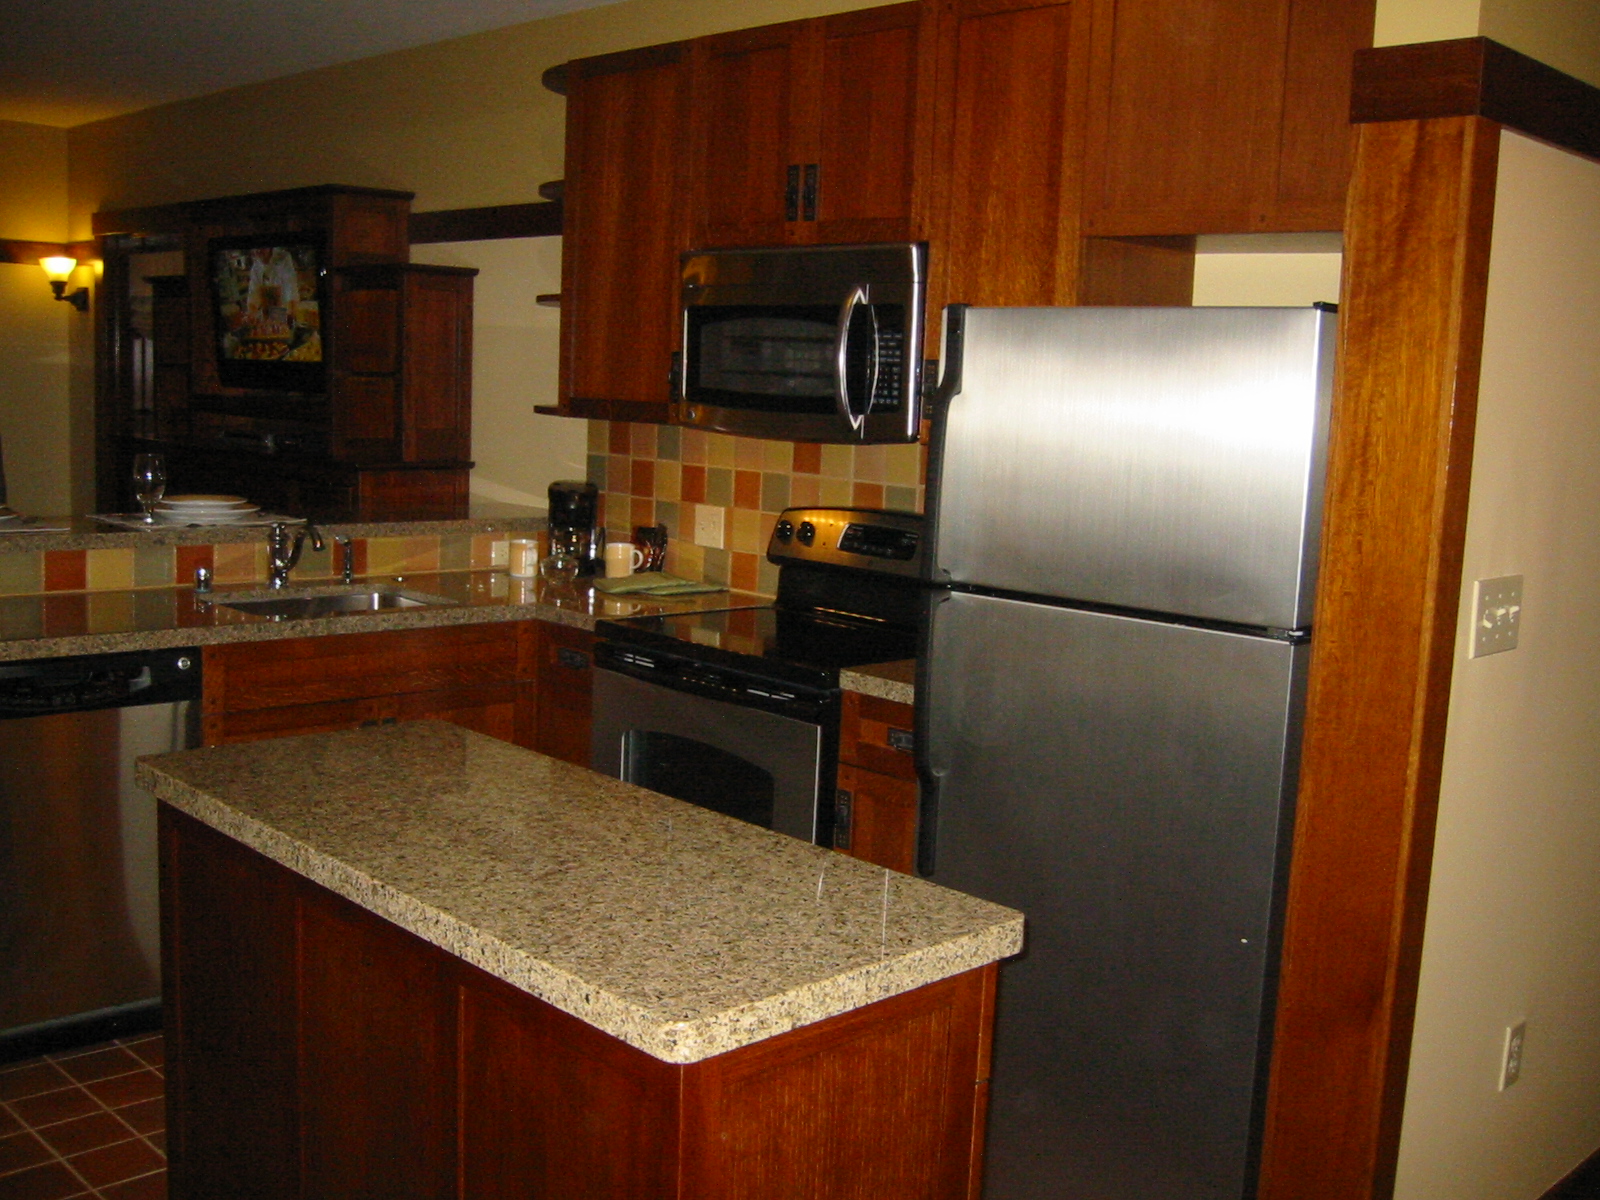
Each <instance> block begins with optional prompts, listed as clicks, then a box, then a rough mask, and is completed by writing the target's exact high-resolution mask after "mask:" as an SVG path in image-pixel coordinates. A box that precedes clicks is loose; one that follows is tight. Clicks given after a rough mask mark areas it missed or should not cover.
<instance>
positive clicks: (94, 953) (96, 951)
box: [0, 700, 198, 1037]
mask: <svg viewBox="0 0 1600 1200" xmlns="http://www.w3.org/2000/svg"><path fill="white" fill-rule="evenodd" d="M197 716H198V711H197V708H196V706H195V705H194V703H193V702H192V701H189V700H181V701H176V702H172V703H164V704H148V705H137V706H133V707H126V708H106V709H97V710H93V711H89V712H69V713H52V714H48V715H41V716H35V717H22V718H14V719H10V720H3V721H0V1031H3V1032H5V1033H6V1034H8V1035H10V1036H14V1037H16V1036H21V1035H22V1033H23V1031H25V1030H26V1029H29V1028H31V1027H35V1026H42V1025H46V1024H48V1023H51V1022H58V1021H62V1020H64V1019H67V1018H74V1017H81V1016H84V1015H86V1014H91V1013H97V1012H100V1011H102V1010H106V1009H115V1008H120V1007H123V1006H127V1005H131V1004H136V1003H138V1002H140V1001H149V1000H153V999H155V998H156V997H158V996H159V995H160V992H161V985H160V968H161V963H160V940H159V922H158V905H157V888H156V801H155V798H154V797H153V796H152V795H150V793H149V792H147V791H145V790H144V789H143V788H141V787H140V786H139V785H138V784H136V783H135V782H134V781H133V763H134V760H135V759H136V758H138V757H139V756H140V755H143V754H165V753H168V752H170V751H173V750H181V749H184V748H186V747H189V746H194V745H197V744H198V736H197V735H198V723H197V719H196V718H197Z"/></svg>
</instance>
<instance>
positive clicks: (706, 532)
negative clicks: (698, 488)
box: [694, 504, 725, 550]
mask: <svg viewBox="0 0 1600 1200" xmlns="http://www.w3.org/2000/svg"><path fill="white" fill-rule="evenodd" d="M694 544H695V545H696V546H708V547H710V548H711V549H713V550H721V549H722V548H723V546H724V544H725V534H724V531H723V510H722V509H721V508H719V507H717V506H716V505H715V504H696V505H695V506H694Z"/></svg>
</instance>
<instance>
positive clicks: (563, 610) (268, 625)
mask: <svg viewBox="0 0 1600 1200" xmlns="http://www.w3.org/2000/svg"><path fill="white" fill-rule="evenodd" d="M135 536H137V535H135ZM372 587H398V588H400V589H402V590H404V591H406V592H408V593H413V594H417V595H422V596H427V597H430V598H433V599H435V600H442V601H445V603H442V604H437V605H433V606H429V607H424V608H411V609H399V610H389V611H386V612H372V613H361V614H352V615H345V616H338V617H318V618H313V619H308V620H291V621H273V620H270V619H268V618H266V617H261V616H254V615H248V614H245V613H241V612H236V611H234V610H232V609H229V608H226V607H224V606H223V605H224V604H225V602H226V601H227V600H228V598H229V597H235V598H255V597H263V596H270V595H285V596H293V595H318V594H331V593H338V592H349V591H352V590H356V591H364V590H367V589H369V588H372ZM767 603H770V602H769V601H767V600H765V599H763V598H762V597H760V596H753V595H750V594H748V593H744V592H708V593H705V594H703V595H698V596H683V597H679V598H677V599H642V598H637V597H631V596H607V595H604V594H603V593H600V592H596V591H595V590H594V589H593V588H592V587H590V586H589V585H588V584H587V583H584V582H581V581H580V582H578V583H570V584H551V583H547V582H545V581H544V580H542V579H517V578H513V577H512V576H510V575H507V574H506V572H505V571H504V570H496V571H445V572H440V573H437V574H425V575H411V576H403V577H401V576H371V577H367V578H363V579H358V580H357V581H356V582H355V583H354V584H340V583H334V582H329V581H326V580H321V581H318V582H317V583H314V584H307V585H300V584H294V583H292V582H291V586H290V587H288V588H286V589H284V591H282V592H277V593H273V592H268V591H266V590H265V589H264V588H262V587H259V586H253V587H243V586H240V587H219V588H218V589H217V590H216V591H215V592H212V593H209V594H208V595H202V594H199V593H196V592H195V590H194V589H193V588H192V587H175V588H140V589H135V590H132V591H126V592H89V593H82V592H78V593H52V594H46V595H30V596H0V661H8V660H9V661H17V660H22V659H36V658H57V657H61V656H64V655H69V654H109V653H114V652H117V651H123V650H156V649H162V648H165V647H171V646H201V645H212V644H215V643H220V642H258V641H268V640H271V639H275V638H290V637H319V636H323V635H327V634H335V633H372V632H376V631H379V630H387V629H420V628H425V627H429V626H438V625H476V624H483V623H485V622H489V621H520V620H529V619H537V620H541V621H550V622H554V623H556V624H561V625H573V626H577V627H579V628H583V629H592V628H593V627H594V623H595V622H596V621H597V620H601V619H615V618H619V617H641V616H656V615H660V614H663V613H682V612H704V611H711V610H715V609H724V608H749V607H752V606H755V605H761V604H767Z"/></svg>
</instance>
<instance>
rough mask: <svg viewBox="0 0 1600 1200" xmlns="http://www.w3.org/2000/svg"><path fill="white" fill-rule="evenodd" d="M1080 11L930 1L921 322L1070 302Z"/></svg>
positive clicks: (1082, 55) (1081, 61) (1082, 73)
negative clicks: (926, 276) (926, 259)
mask: <svg viewBox="0 0 1600 1200" xmlns="http://www.w3.org/2000/svg"><path fill="white" fill-rule="evenodd" d="M1089 4H1090V0H946V2H944V3H942V4H940V5H939V14H940V15H939V78H940V81H941V82H940V88H939V113H938V131H939V135H938V147H937V150H936V154H935V158H934V169H933V177H934V179H935V181H936V184H935V190H936V195H935V199H934V204H935V207H936V211H937V216H936V218H935V226H934V229H935V239H934V243H933V247H934V250H933V252H932V253H931V254H930V274H931V279H930V281H929V296H928V311H929V313H930V314H934V315H935V316H936V315H937V314H938V313H939V312H940V311H941V310H942V309H943V306H944V305H945V304H946V303H951V302H960V303H965V304H984V305H1001V304H1071V303H1075V302H1076V299H1077V297H1076V286H1077V278H1078V204H1079V191H1080V186H1081V178H1082V159H1083V143H1084V103H1085V98H1086V95H1087V86H1088V78H1089V17H1090V13H1089ZM929 325H930V331H929V335H930V340H929V350H928V352H929V354H930V355H936V354H937V353H938V341H937V339H938V322H937V320H930V322H929Z"/></svg>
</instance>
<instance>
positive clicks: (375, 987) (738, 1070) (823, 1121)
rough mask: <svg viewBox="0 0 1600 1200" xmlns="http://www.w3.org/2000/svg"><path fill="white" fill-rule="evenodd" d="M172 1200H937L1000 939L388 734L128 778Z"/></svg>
mask: <svg viewBox="0 0 1600 1200" xmlns="http://www.w3.org/2000/svg"><path fill="white" fill-rule="evenodd" d="M140 777H141V781H142V782H143V783H144V784H145V785H146V786H147V787H149V788H151V790H152V791H154V792H155V793H156V794H157V795H158V796H160V797H161V798H162V800H163V801H165V804H164V805H163V812H162V854H163V864H164V889H165V892H164V899H165V903H164V929H163V937H164V946H163V953H164V958H165V963H166V972H167V974H166V979H165V984H166V986H165V993H166V1002H167V1005H168V1013H167V1019H168V1035H169V1045H170V1046H171V1047H172V1051H173V1059H174V1061H173V1066H172V1073H171V1075H170V1079H169V1099H168V1105H169V1112H170V1116H169V1125H170V1128H171V1131H172V1135H171V1136H172V1146H171V1153H172V1187H173V1195H175V1196H214V1195H224V1194H225V1195H233V1196H246V1195H260V1196H291V1195H301V1194H307V1195H309V1194H320V1195H374V1196H377V1195H382V1196H386V1197H402V1196H412V1195H415V1196H430V1197H431V1196H442V1195H463V1196H474V1197H477V1196H494V1195H512V1194H515V1195H530V1194H532V1195H539V1196H574V1197H576V1196H585V1197H595V1196H613V1195H614V1196H628V1197H647V1196H673V1197H691V1196H692V1197H697V1198H698V1197H710V1196H750V1197H758V1196H759V1197H775V1196H796V1197H798V1196H828V1197H836V1196H837V1197H843V1196H861V1197H867V1196H871V1197H894V1196H907V1197H910V1196H916V1197H922V1196H928V1197H933V1196H939V1197H946V1196H950V1197H954V1196H966V1195H969V1194H973V1191H972V1189H973V1188H975V1186H976V1184H975V1181H976V1179H977V1178H978V1168H979V1166H980V1164H981V1145H982V1127H983V1113H984V1111H985V1102H986V1081H987V1060H988V1039H989V1031H990V1027H991V1025H992V1013H993V1008H992V1005H993V988H994V967H993V965H992V964H993V963H994V962H995V961H997V960H998V959H1000V958H1003V957H1005V956H1007V955H1009V954H1013V953H1015V952H1016V951H1017V950H1018V949H1020V945H1021V930H1022V918H1021V916H1020V915H1019V914H1017V913H1014V912H1011V911H1009V910H1006V909H1002V908H999V907H997V906H994V905H991V904H987V903H985V902H982V901H978V900H975V899H972V898H970V897H966V896H962V895H959V894H957V893H953V892H949V891H945V890H943V889H939V888H936V887H933V886H931V885H928V884H926V883H924V882H922V881H920V880H915V879H911V878H908V877H906V876H901V875H895V874H893V873H889V872H885V871H883V870H881V869H878V868H873V867H870V866H867V865H866V864H862V863H859V862H855V861H852V860H848V859H845V858H844V857H843V856H839V855H835V854H832V853H831V852H829V851H826V850H823V849H820V848H818V847H814V846H810V845H807V844H804V843H802V842H799V841H796V840H793V839H790V838H786V837H783V836H781V835H777V834H772V833H768V832H766V831H763V830H760V829H756V828H754V827H751V826H747V825H743V824H741V823H739V822H736V821H732V820H730V819H728V818H724V817H721V816H719V815H717V814H714V813H710V812H707V811H705V810H702V809H698V808H695V807H693V806H690V805H686V804H682V803H679V802H677V801H674V800H670V799H667V798H666V797H662V796H659V795H656V794H654V793H651V792H646V791H643V790H642V789H638V788H635V787H632V786H630V785H627V784H623V783H620V782H618V781H616V780H611V779H606V778H603V777H601V776H597V775H594V774H592V773H591V772H588V771H585V770H582V769H581V768H575V767H572V766H569V765H567V764H564V763H560V762H557V761H555V760H552V759H549V758H545V757H543V756H540V755H536V754H531V753H529V752H527V751H524V750H520V749H518V748H516V747H512V746H509V745H505V744H503V743H500V742H496V741H494V740H492V739H487V738H483V737H480V736H478V735H475V734H472V733H470V732H467V731H465V730H462V729H459V728H456V727H454V726H450V725H445V724H442V723H436V722H419V723H416V724H408V725H400V726H394V727H388V728H380V729H371V730H360V731H354V732H351V733H347V734H332V735H319V736H313V737H303V738H290V739H279V740H274V741H269V742H259V743H250V744H244V745H238V746H227V747H217V748H212V749H207V750H202V751H194V752H189V753H185V754H180V755H170V756H165V757H162V758H157V759H152V760H147V761H146V762H145V763H143V764H142V765H141V767H140Z"/></svg>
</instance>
